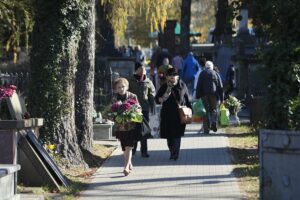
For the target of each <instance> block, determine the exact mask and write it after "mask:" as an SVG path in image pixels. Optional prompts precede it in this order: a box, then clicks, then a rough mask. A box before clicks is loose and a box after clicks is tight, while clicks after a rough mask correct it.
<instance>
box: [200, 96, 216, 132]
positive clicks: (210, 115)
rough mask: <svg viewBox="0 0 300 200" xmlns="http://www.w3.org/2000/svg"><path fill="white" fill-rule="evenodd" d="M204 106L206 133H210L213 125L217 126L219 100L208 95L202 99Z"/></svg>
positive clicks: (204, 127)
mask: <svg viewBox="0 0 300 200" xmlns="http://www.w3.org/2000/svg"><path fill="white" fill-rule="evenodd" d="M202 101H203V105H204V108H205V110H206V116H205V117H204V118H203V129H204V133H209V129H210V127H211V126H212V125H214V126H216V125H217V119H218V114H217V105H218V99H217V97H216V96H214V95H207V96H204V97H202Z"/></svg>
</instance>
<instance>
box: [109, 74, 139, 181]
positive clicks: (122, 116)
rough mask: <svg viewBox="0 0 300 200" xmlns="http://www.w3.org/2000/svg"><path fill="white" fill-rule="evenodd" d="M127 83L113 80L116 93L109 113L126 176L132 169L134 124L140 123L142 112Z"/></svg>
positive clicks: (121, 80) (120, 79) (122, 80)
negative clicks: (121, 154)
mask: <svg viewBox="0 0 300 200" xmlns="http://www.w3.org/2000/svg"><path fill="white" fill-rule="evenodd" d="M128 88H129V83H128V81H127V80H126V79H125V78H118V79H116V80H115V82H114V90H115V92H116V95H115V96H114V97H113V104H112V106H111V112H110V113H109V115H110V116H111V118H112V119H113V120H114V122H115V125H116V127H117V131H116V137H117V138H118V139H119V140H120V142H121V147H122V151H123V153H124V171H123V172H124V175H125V176H127V175H128V174H129V173H130V171H131V170H132V162H131V158H132V148H133V146H134V143H135V142H136V134H135V131H134V128H135V124H136V123H141V122H142V120H143V114H142V110H141V107H140V105H139V102H138V100H137V96H136V95H135V94H133V93H131V92H128Z"/></svg>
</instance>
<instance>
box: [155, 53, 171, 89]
mask: <svg viewBox="0 0 300 200" xmlns="http://www.w3.org/2000/svg"><path fill="white" fill-rule="evenodd" d="M169 62H170V61H169V59H168V58H164V60H163V64H162V65H161V66H160V67H159V68H158V71H157V73H158V77H159V85H160V86H162V85H163V84H164V83H166V82H167V79H166V72H167V70H168V69H170V68H173V66H172V65H170V64H169Z"/></svg>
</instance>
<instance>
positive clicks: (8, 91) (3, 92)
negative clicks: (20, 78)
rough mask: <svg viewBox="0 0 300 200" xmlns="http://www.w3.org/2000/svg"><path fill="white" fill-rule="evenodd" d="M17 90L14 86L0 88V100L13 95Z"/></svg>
mask: <svg viewBox="0 0 300 200" xmlns="http://www.w3.org/2000/svg"><path fill="white" fill-rule="evenodd" d="M16 89H17V87H16V86H14V85H9V86H6V87H5V86H0V100H2V99H4V98H6V97H11V96H12V95H13V94H14V91H15V90H16Z"/></svg>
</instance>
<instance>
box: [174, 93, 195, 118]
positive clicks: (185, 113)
mask: <svg viewBox="0 0 300 200" xmlns="http://www.w3.org/2000/svg"><path fill="white" fill-rule="evenodd" d="M172 94H173V96H174V98H175V100H176V102H177V105H178V112H179V117H180V123H181V124H191V123H192V121H193V120H192V119H193V118H192V116H193V112H192V109H191V108H189V107H187V106H182V105H180V104H179V102H178V101H177V99H176V96H175V94H174V93H173V91H172Z"/></svg>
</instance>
